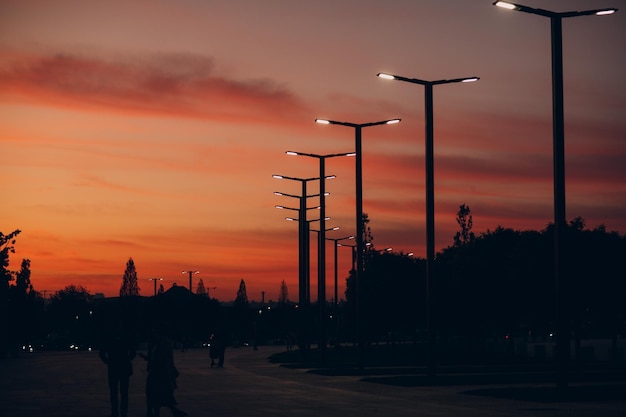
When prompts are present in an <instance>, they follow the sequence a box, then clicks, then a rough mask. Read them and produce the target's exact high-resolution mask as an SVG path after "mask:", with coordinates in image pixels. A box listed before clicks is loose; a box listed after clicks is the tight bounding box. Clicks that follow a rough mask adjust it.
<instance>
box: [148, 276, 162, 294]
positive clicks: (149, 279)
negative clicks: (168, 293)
mask: <svg viewBox="0 0 626 417" xmlns="http://www.w3.org/2000/svg"><path fill="white" fill-rule="evenodd" d="M148 281H153V282H154V295H156V294H157V288H156V284H157V281H163V278H148Z"/></svg>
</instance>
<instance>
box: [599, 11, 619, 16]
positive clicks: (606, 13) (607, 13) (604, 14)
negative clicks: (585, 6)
mask: <svg viewBox="0 0 626 417" xmlns="http://www.w3.org/2000/svg"><path fill="white" fill-rule="evenodd" d="M616 11H617V10H615V9H607V10H600V11H599V12H596V16H606V15H609V14H613V13H615V12H616Z"/></svg>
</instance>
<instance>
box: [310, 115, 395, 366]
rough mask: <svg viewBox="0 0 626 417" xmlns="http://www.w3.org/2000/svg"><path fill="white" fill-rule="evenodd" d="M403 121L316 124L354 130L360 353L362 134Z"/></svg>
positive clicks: (328, 121) (322, 122) (318, 120)
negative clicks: (368, 128) (374, 127)
mask: <svg viewBox="0 0 626 417" xmlns="http://www.w3.org/2000/svg"><path fill="white" fill-rule="evenodd" d="M400 120H401V119H389V120H381V121H378V122H371V123H351V122H339V121H336V120H328V119H315V122H316V123H319V124H325V125H328V124H330V125H339V126H347V127H351V128H353V129H354V149H355V157H356V160H355V165H356V181H355V183H356V216H355V220H356V239H357V240H356V252H357V255H356V256H357V258H356V265H357V267H356V269H355V270H354V271H355V273H354V281H355V285H356V291H355V292H356V294H355V295H356V297H355V310H356V312H355V313H356V321H357V322H356V327H357V339H358V343H359V352H360V354H361V353H362V352H361V345H362V343H361V340H360V335H361V330H360V326H361V323H360V321H359V299H360V296H359V287H360V286H359V277H360V275H361V274H362V271H363V251H364V250H365V243H364V238H363V152H362V146H361V132H362V130H363V128H365V127H370V126H379V125H390V124H396V123H400Z"/></svg>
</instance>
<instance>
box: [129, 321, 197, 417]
mask: <svg viewBox="0 0 626 417" xmlns="http://www.w3.org/2000/svg"><path fill="white" fill-rule="evenodd" d="M140 356H141V357H143V358H144V359H146V360H147V361H148V378H147V380H146V402H147V406H148V414H147V416H148V417H159V413H160V410H161V407H168V408H169V409H170V410H171V412H172V415H173V416H174V417H184V416H186V415H187V413H185V412H184V411H182V410H181V409H179V408H178V407H177V402H176V399H175V398H174V390H175V389H176V388H177V384H176V378H177V377H178V375H179V373H178V370H177V369H176V366H175V365H174V352H173V350H172V342H171V340H170V339H168V338H167V337H166V335H165V332H164V330H163V329H160V330H158V331H156V332H155V334H154V335H153V340H152V343H151V344H150V347H149V350H148V355H143V354H140Z"/></svg>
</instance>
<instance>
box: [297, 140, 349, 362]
mask: <svg viewBox="0 0 626 417" xmlns="http://www.w3.org/2000/svg"><path fill="white" fill-rule="evenodd" d="M286 154H287V155H295V156H307V157H310V158H316V159H318V160H319V166H320V175H319V177H320V234H321V236H320V240H321V242H322V244H321V245H320V262H321V264H320V268H319V271H318V274H319V276H318V279H317V281H318V283H317V299H318V302H319V309H320V348H321V349H320V352H321V358H322V360H325V353H326V325H325V320H324V317H325V316H326V311H325V310H326V308H325V307H326V245H325V244H324V242H325V241H326V198H325V197H326V185H325V183H326V181H325V179H326V173H325V167H326V159H329V158H335V157H339V156H354V155H355V153H354V152H346V153H333V154H327V155H317V154H312V153H304V152H294V151H287V152H286Z"/></svg>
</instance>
